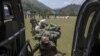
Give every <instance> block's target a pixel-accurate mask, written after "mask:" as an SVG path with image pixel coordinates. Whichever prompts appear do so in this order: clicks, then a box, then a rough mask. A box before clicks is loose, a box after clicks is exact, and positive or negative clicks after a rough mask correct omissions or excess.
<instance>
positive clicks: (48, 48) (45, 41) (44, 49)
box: [33, 36, 57, 56]
mask: <svg viewBox="0 0 100 56" xmlns="http://www.w3.org/2000/svg"><path fill="white" fill-rule="evenodd" d="M38 49H39V50H40V56H55V55H56V54H57V49H56V46H55V44H54V43H53V42H52V41H50V40H49V38H48V37H46V36H43V37H42V38H41V41H39V43H37V44H36V45H35V47H34V49H33V53H34V52H35V51H37V50H38Z"/></svg>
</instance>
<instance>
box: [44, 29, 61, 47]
mask: <svg viewBox="0 0 100 56" xmlns="http://www.w3.org/2000/svg"><path fill="white" fill-rule="evenodd" d="M59 35H60V33H59V32H56V31H50V29H49V27H46V28H45V30H44V33H43V36H46V37H48V38H49V39H50V40H51V41H53V42H54V43H55V45H57V39H58V38H59V37H60V36H59Z"/></svg>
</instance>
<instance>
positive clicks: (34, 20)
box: [30, 17, 37, 35]
mask: <svg viewBox="0 0 100 56" xmlns="http://www.w3.org/2000/svg"><path fill="white" fill-rule="evenodd" d="M30 23H31V25H32V33H33V35H35V26H36V25H37V20H36V19H35V18H33V17H32V18H31V19H30Z"/></svg>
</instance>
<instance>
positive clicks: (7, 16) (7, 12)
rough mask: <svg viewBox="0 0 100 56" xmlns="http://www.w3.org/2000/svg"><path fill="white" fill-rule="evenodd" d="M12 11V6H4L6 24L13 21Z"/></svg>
mask: <svg viewBox="0 0 100 56" xmlns="http://www.w3.org/2000/svg"><path fill="white" fill-rule="evenodd" d="M10 9H11V8H10V6H8V5H4V16H5V21H4V22H8V21H12V18H13V16H12V13H11V11H10Z"/></svg>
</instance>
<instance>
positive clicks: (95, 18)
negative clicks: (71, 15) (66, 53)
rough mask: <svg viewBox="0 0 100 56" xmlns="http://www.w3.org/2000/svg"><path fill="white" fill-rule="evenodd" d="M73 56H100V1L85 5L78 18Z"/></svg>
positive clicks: (87, 1) (88, 2)
mask: <svg viewBox="0 0 100 56" xmlns="http://www.w3.org/2000/svg"><path fill="white" fill-rule="evenodd" d="M87 25H88V26H87ZM71 56H100V0H86V1H85V2H84V3H83V5H82V7H81V9H80V11H79V14H78V16H77V21H76V25H75V30H74V36H73V46H72V54H71Z"/></svg>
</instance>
